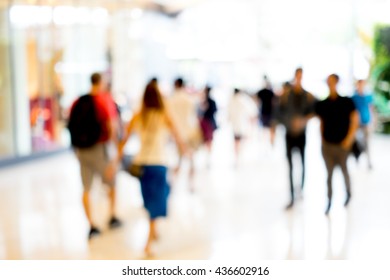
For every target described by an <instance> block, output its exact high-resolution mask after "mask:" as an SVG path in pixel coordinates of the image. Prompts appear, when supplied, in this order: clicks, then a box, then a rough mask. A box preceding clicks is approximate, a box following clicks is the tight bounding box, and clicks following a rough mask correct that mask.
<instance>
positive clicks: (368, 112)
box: [352, 80, 373, 169]
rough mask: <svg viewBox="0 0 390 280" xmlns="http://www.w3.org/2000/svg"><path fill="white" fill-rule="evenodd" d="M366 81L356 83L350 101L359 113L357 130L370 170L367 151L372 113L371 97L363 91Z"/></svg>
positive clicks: (368, 150)
mask: <svg viewBox="0 0 390 280" xmlns="http://www.w3.org/2000/svg"><path fill="white" fill-rule="evenodd" d="M365 86H366V81H365V80H358V81H357V83H356V90H355V92H354V94H353V96H352V100H353V102H354V103H355V106H356V109H357V110H358V112H359V117H360V128H359V130H360V131H361V132H362V134H363V139H364V140H363V141H364V143H363V146H364V152H365V153H366V155H367V161H368V168H369V169H372V162H371V155H370V149H369V138H370V125H371V122H372V112H373V105H372V104H373V98H372V95H370V94H367V93H366V91H365Z"/></svg>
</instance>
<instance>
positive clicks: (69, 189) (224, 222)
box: [0, 121, 390, 260]
mask: <svg viewBox="0 0 390 280" xmlns="http://www.w3.org/2000/svg"><path fill="white" fill-rule="evenodd" d="M372 157H373V163H374V169H373V170H372V171H369V170H368V169H367V164H366V162H365V158H364V157H363V158H362V159H361V161H360V162H359V164H357V163H356V161H354V160H353V159H352V158H351V159H350V162H349V164H350V170H351V177H352V179H353V200H352V202H351V204H350V207H349V208H348V209H345V208H344V207H343V206H342V204H343V201H344V185H343V180H342V177H341V172H336V174H335V177H334V207H333V209H332V211H331V214H330V216H329V218H327V217H326V216H325V215H324V210H325V204H326V184H325V181H326V179H325V169H324V164H323V161H322V158H321V154H320V141H319V136H318V123H316V121H313V122H312V123H311V124H310V127H309V137H308V147H307V164H308V166H307V181H306V189H305V192H304V197H303V199H301V200H300V201H299V202H298V203H297V205H296V207H295V208H294V209H293V210H291V211H288V212H286V211H285V210H284V206H285V205H286V203H287V202H288V184H287V169H286V167H287V164H286V160H285V157H284V142H283V137H282V134H279V137H278V138H277V143H276V146H275V147H274V148H273V149H272V148H271V147H270V145H269V144H268V142H267V141H266V139H265V138H264V137H263V134H261V133H260V132H259V133H257V132H256V133H254V134H253V136H252V138H250V139H248V140H247V142H246V143H245V145H244V146H243V149H242V154H241V157H240V159H239V163H238V165H237V166H236V167H235V165H234V160H233V159H234V156H233V141H232V139H231V135H230V132H229V129H228V128H224V129H221V130H220V131H219V132H218V133H217V135H216V140H215V145H214V150H213V153H212V155H211V158H210V160H209V168H207V167H206V166H207V164H206V162H207V160H206V153H205V152H204V151H201V152H200V153H199V154H198V157H197V170H198V172H197V174H196V176H195V178H194V180H193V181H192V182H189V181H188V179H187V176H186V174H187V171H188V168H186V166H184V168H183V169H182V171H181V172H180V173H179V175H178V176H177V177H176V178H175V179H174V181H173V182H172V192H171V197H170V202H169V203H170V204H169V211H170V216H169V218H168V219H166V220H163V221H161V222H160V223H159V232H160V239H159V241H158V242H157V243H156V244H155V247H154V251H155V255H154V258H156V259H214V260H226V259H231V260H235V259H270V260H283V259H317V260H321V259H367V260H368V259H389V260H390V238H389V237H390V169H389V166H390V165H389V159H390V137H386V136H380V135H377V136H374V137H373V139H372ZM191 188H193V189H194V191H193V192H191ZM81 190H82V189H81V183H80V178H79V173H78V163H77V161H76V159H75V158H74V156H73V154H72V153H67V154H63V155H60V156H56V157H52V158H48V159H43V160H39V161H34V162H31V163H26V164H23V165H19V166H16V167H10V168H6V169H2V170H0V258H1V259H143V258H144V255H143V250H142V249H143V246H144V244H145V241H146V232H147V227H148V223H147V215H146V212H145V211H144V210H143V208H142V198H141V196H140V190H139V185H138V183H137V181H136V180H134V179H132V178H131V177H130V176H128V175H127V174H125V173H120V174H119V177H118V214H119V216H120V218H121V219H123V221H124V226H123V227H122V228H120V229H117V230H112V231H110V230H108V229H107V226H106V222H107V219H108V217H107V214H106V213H107V206H108V205H107V200H106V196H105V189H104V187H103V186H101V184H100V182H99V181H97V182H96V184H95V188H94V189H93V194H92V196H93V201H94V218H95V220H96V221H97V222H98V224H99V225H100V226H101V228H102V229H103V234H102V235H101V236H99V237H97V238H95V239H93V240H92V241H91V242H88V241H87V238H86V236H87V231H88V227H87V223H86V219H85V216H84V213H83V209H82V206H81Z"/></svg>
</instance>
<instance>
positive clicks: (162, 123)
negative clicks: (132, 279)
mask: <svg viewBox="0 0 390 280" xmlns="http://www.w3.org/2000/svg"><path fill="white" fill-rule="evenodd" d="M133 132H136V133H138V135H139V137H140V140H141V149H140V151H139V153H138V154H137V156H136V157H135V159H134V163H136V164H137V165H139V166H141V168H142V175H141V177H140V183H141V191H142V197H143V200H144V207H145V208H146V210H147V211H148V213H149V216H150V228H149V237H148V241H147V244H146V246H145V252H146V253H147V254H150V249H151V244H152V242H153V241H154V240H155V239H156V236H157V235H156V228H155V221H156V219H157V218H160V217H166V215H167V200H168V194H169V185H168V182H167V160H168V155H167V152H166V146H167V142H168V140H169V132H171V133H172V134H173V136H174V138H175V140H176V142H177V144H178V147H179V149H180V150H181V151H184V146H183V144H182V141H181V140H180V137H179V135H178V133H177V130H176V128H175V127H174V125H173V122H172V120H171V117H170V116H169V114H168V112H167V109H166V106H165V104H164V100H163V98H162V96H161V93H160V91H159V89H158V85H157V81H155V80H152V81H151V82H150V83H149V84H148V85H147V86H146V89H145V92H144V96H143V100H142V106H141V110H140V112H139V113H137V114H135V115H134V117H133V118H132V120H131V121H130V123H129V124H128V126H127V131H126V135H125V137H124V139H123V141H122V142H121V143H120V144H119V148H118V158H117V161H116V164H118V163H119V162H120V159H121V158H122V156H123V147H124V145H125V144H126V142H127V140H128V138H129V136H130V135H131V133H133Z"/></svg>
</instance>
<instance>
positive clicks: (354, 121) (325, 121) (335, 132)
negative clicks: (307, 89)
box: [316, 74, 359, 215]
mask: <svg viewBox="0 0 390 280" xmlns="http://www.w3.org/2000/svg"><path fill="white" fill-rule="evenodd" d="M338 82H339V76H338V75H336V74H332V75H330V76H329V77H328V79H327V84H328V87H329V96H328V98H326V99H325V100H323V101H320V102H318V104H317V105H316V114H317V115H318V117H319V118H320V121H321V135H322V155H323V158H324V161H325V165H326V169H327V172H328V178H327V185H328V206H327V208H326V211H325V214H326V215H328V214H329V211H330V209H331V205H332V194H333V190H332V178H333V171H334V169H335V167H336V166H340V168H341V171H342V173H343V176H344V182H345V189H346V200H345V203H344V205H345V206H347V205H348V204H349V202H350V199H351V180H350V176H349V173H348V166H347V159H348V156H349V154H350V151H351V148H352V145H353V142H354V139H355V133H356V130H357V128H358V126H359V115H358V111H357V110H356V107H355V104H354V102H353V101H352V99H350V98H348V97H342V96H340V95H339V93H338V91H337V84H338Z"/></svg>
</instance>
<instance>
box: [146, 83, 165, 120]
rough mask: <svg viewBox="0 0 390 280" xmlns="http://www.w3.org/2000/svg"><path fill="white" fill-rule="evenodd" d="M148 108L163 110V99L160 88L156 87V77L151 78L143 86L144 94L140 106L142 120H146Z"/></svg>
mask: <svg viewBox="0 0 390 280" xmlns="http://www.w3.org/2000/svg"><path fill="white" fill-rule="evenodd" d="M150 110H156V111H164V110H165V106H164V101H163V98H162V95H161V93H160V90H159V89H158V84H157V80H156V79H152V80H151V81H150V82H149V83H148V84H147V85H146V88H145V91H144V96H143V98H142V106H141V118H142V121H143V122H144V121H145V120H146V117H147V114H148V112H150Z"/></svg>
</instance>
